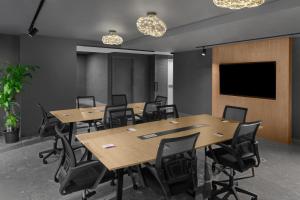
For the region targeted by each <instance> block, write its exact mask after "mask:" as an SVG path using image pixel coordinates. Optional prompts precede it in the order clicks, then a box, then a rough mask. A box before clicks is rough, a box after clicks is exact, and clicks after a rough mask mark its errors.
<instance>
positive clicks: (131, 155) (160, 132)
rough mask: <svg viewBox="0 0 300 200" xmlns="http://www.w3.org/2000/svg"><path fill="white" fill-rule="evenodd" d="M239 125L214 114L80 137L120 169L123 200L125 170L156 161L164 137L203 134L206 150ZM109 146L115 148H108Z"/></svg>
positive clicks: (108, 164)
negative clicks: (213, 115)
mask: <svg viewBox="0 0 300 200" xmlns="http://www.w3.org/2000/svg"><path fill="white" fill-rule="evenodd" d="M237 126H238V123H235V122H228V121H222V120H221V119H219V118H215V117H212V116H210V115H194V116H188V117H181V118H178V119H172V120H161V121H155V122H148V123H143V124H137V125H131V126H126V127H121V128H113V129H108V130H103V131H97V132H92V133H85V134H79V135H76V137H77V139H78V140H79V141H80V142H81V143H82V144H83V145H84V146H85V147H86V148H87V149H88V150H89V151H90V152H91V153H92V154H93V155H94V156H95V157H96V158H97V159H98V160H99V161H100V162H102V163H103V164H104V165H105V166H106V168H107V170H116V172H117V177H118V183H117V199H118V200H121V199H122V191H123V174H124V173H123V170H124V169H125V168H127V167H131V166H136V165H139V164H143V163H146V162H150V161H154V160H155V159H156V155H157V151H158V147H159V144H160V141H161V140H162V139H163V138H172V137H181V136H186V135H190V134H193V133H197V132H200V136H199V138H198V141H197V143H196V146H195V147H196V148H203V147H206V146H209V145H212V144H216V143H220V142H224V141H227V140H230V139H231V138H232V137H233V134H234V131H235V129H236V127H237ZM107 145H113V146H114V147H111V148H105V146H107Z"/></svg>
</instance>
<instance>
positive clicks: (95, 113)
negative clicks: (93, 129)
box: [50, 103, 145, 123]
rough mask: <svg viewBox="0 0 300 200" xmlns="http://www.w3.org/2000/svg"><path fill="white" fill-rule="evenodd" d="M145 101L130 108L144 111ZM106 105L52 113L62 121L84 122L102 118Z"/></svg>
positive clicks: (133, 104) (140, 111)
mask: <svg viewBox="0 0 300 200" xmlns="http://www.w3.org/2000/svg"><path fill="white" fill-rule="evenodd" d="M144 105H145V103H131V104H128V108H133V110H134V113H135V114H141V113H142V112H143V109H144ZM104 110H105V105H103V106H97V107H92V108H79V109H78V108H75V109H67V110H56V111H51V112H50V113H51V114H52V115H53V116H55V117H56V118H57V119H58V120H60V121H61V122H62V123H71V122H82V121H90V120H96V119H102V118H103V116H104Z"/></svg>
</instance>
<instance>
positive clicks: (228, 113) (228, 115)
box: [223, 105, 248, 123]
mask: <svg viewBox="0 0 300 200" xmlns="http://www.w3.org/2000/svg"><path fill="white" fill-rule="evenodd" d="M247 112H248V108H243V107H236V106H228V105H227V106H225V108H224V112H223V120H229V121H237V122H240V123H244V122H246V117H247Z"/></svg>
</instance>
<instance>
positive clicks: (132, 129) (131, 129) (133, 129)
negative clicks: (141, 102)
mask: <svg viewBox="0 0 300 200" xmlns="http://www.w3.org/2000/svg"><path fill="white" fill-rule="evenodd" d="M127 130H128V131H136V129H135V128H128V129H127Z"/></svg>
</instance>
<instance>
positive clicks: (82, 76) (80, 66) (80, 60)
mask: <svg viewBox="0 0 300 200" xmlns="http://www.w3.org/2000/svg"><path fill="white" fill-rule="evenodd" d="M86 68H87V66H86V55H80V54H78V55H77V78H76V87H77V96H85V95H86V83H87V80H86Z"/></svg>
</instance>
